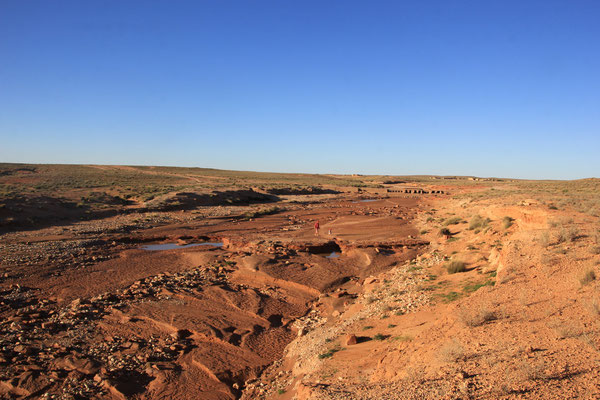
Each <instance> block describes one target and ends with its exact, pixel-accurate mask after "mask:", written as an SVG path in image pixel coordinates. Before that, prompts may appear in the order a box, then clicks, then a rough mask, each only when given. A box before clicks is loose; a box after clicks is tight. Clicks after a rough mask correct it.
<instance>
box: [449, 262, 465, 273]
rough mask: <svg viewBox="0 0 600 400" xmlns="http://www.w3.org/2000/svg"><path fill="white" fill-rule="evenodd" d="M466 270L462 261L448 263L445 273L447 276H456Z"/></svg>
mask: <svg viewBox="0 0 600 400" xmlns="http://www.w3.org/2000/svg"><path fill="white" fill-rule="evenodd" d="M466 270H467V264H465V263H464V262H462V261H450V262H449V263H448V264H446V271H448V273H449V274H456V273H458V272H465V271H466Z"/></svg>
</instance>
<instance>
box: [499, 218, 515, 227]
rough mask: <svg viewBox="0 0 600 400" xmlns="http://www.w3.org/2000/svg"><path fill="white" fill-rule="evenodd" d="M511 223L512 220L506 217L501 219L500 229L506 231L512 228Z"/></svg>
mask: <svg viewBox="0 0 600 400" xmlns="http://www.w3.org/2000/svg"><path fill="white" fill-rule="evenodd" d="M513 222H514V219H513V218H511V217H509V216H506V217H504V218H502V227H503V228H504V229H508V228H510V227H511V226H512V224H513Z"/></svg>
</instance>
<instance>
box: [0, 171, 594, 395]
mask: <svg viewBox="0 0 600 400" xmlns="http://www.w3.org/2000/svg"><path fill="white" fill-rule="evenodd" d="M599 193H600V181H599V180H597V179H588V180H579V181H569V182H566V181H515V180H507V179H479V178H475V177H431V176H412V177H392V176H360V175H357V176H335V175H307V174H268V173H256V172H238V171H220V170H211V169H199V168H169V167H132V166H67V165H63V166H61V165H21V164H0V315H1V319H0V398H6V399H13V398H14V399H26V398H47V399H96V398H102V399H239V398H242V399H423V398H431V399H438V398H439V399H469V398H473V399H497V398H507V399H513V398H514V399H516V398H528V399H539V398H544V399H564V398H574V399H575V398H599V397H600V386H599V384H598V381H599V378H600V376H599V373H598V367H599V362H600V353H599V349H600V348H599V346H600V324H599V317H600V296H599V295H598V281H597V279H596V276H597V273H598V266H599V264H600V218H599V215H600V199H599V198H598V194H599ZM317 220H318V221H319V222H320V231H319V234H318V235H315V231H314V228H313V226H314V223H315V221H317ZM160 244H163V245H170V248H168V249H165V250H148V247H147V246H154V245H160ZM167 247H169V246H167ZM150 249H152V247H150Z"/></svg>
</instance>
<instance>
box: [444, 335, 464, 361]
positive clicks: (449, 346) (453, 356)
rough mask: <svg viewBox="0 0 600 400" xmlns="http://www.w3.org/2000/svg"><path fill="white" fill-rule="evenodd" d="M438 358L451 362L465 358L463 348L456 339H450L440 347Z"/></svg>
mask: <svg viewBox="0 0 600 400" xmlns="http://www.w3.org/2000/svg"><path fill="white" fill-rule="evenodd" d="M439 355H440V359H441V360H442V361H444V362H447V363H451V362H456V361H458V360H460V359H464V358H465V349H464V348H463V346H462V345H461V344H460V342H459V341H458V340H457V339H452V340H451V341H449V342H447V343H446V344H444V345H443V346H442V347H441V348H440V352H439Z"/></svg>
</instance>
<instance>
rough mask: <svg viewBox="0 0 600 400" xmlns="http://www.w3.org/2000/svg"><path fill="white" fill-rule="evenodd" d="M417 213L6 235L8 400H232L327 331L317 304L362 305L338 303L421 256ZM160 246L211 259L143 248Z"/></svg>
mask: <svg viewBox="0 0 600 400" xmlns="http://www.w3.org/2000/svg"><path fill="white" fill-rule="evenodd" d="M307 200H310V202H308V201H307ZM416 202H417V200H416V199H410V198H407V199H405V198H402V197H398V198H396V199H388V200H378V201H376V202H365V203H361V202H358V201H357V199H356V198H355V199H354V200H353V199H347V198H346V197H345V196H340V195H332V194H326V195H310V196H309V195H307V196H300V197H298V196H295V197H294V198H293V201H290V202H286V203H284V204H283V205H282V206H281V208H279V209H278V210H277V212H275V213H271V212H270V213H268V214H263V213H261V212H260V209H258V211H259V212H252V213H248V207H239V206H231V207H223V206H216V207H208V208H202V209H200V210H196V211H190V212H184V213H181V212H152V213H146V214H142V215H138V214H130V215H118V216H114V217H109V218H105V219H101V220H91V221H81V222H78V223H75V224H71V225H66V226H51V227H47V228H43V229H40V230H28V231H18V232H12V233H6V234H4V235H3V236H2V242H1V244H0V254H1V257H2V262H1V274H2V275H1V276H2V278H1V279H2V281H1V288H2V289H1V290H2V301H1V303H0V307H1V308H0V312H1V314H2V323H1V324H0V344H1V347H0V351H1V353H0V356H1V358H0V393H1V394H2V397H5V398H32V397H36V398H37V397H40V398H54V399H72V398H206V399H227V398H238V397H240V396H241V395H242V393H243V391H244V390H245V389H246V387H247V386H249V387H252V382H253V381H254V380H256V379H257V378H258V377H259V376H260V373H261V371H262V370H263V369H264V368H265V367H267V366H269V365H271V364H272V363H273V362H275V361H276V360H278V359H279V358H280V357H281V356H282V354H283V352H284V349H285V347H286V346H287V344H288V343H290V342H291V341H292V340H293V339H294V338H295V337H296V336H297V335H298V333H299V332H300V333H302V332H308V330H309V329H311V326H312V325H314V324H316V322H314V321H319V320H320V319H321V318H323V317H322V316H320V315H321V313H322V310H320V307H319V305H318V304H319V301H320V300H319V299H320V298H322V297H323V296H327V297H328V296H329V295H328V294H327V293H330V292H332V291H334V292H333V295H332V296H334V297H335V296H339V298H345V297H346V296H349V298H353V299H356V300H357V301H359V302H360V301H362V300H360V297H359V296H358V295H349V294H341V293H348V292H347V291H348V290H350V291H354V292H358V291H359V288H360V286H361V282H362V280H363V279H364V278H365V277H366V276H367V275H369V274H371V273H373V272H380V271H385V270H389V269H390V268H393V266H394V265H396V264H397V263H398V262H404V260H408V259H411V258H412V257H414V255H416V254H418V253H419V252H420V251H422V249H423V248H424V247H425V246H426V245H427V241H426V240H423V239H419V238H417V236H418V235H417V233H416V231H415V230H414V228H412V227H411V225H410V221H411V220H412V219H413V218H414V216H415V215H416V214H417V209H416V207H415V206H416V204H417V203H416ZM316 219H319V220H320V222H321V226H322V230H321V233H320V236H318V237H315V236H314V231H313V228H312V225H313V223H314V221H315V220H316ZM330 231H331V232H332V233H331V234H329V232H330ZM157 242H158V243H160V242H162V243H169V242H172V243H178V244H187V243H197V242H213V243H216V244H217V246H212V245H206V246H195V247H185V248H179V249H174V250H165V251H145V250H143V249H141V247H142V246H144V245H146V244H149V243H157ZM221 243H222V245H221ZM332 251H337V253H338V254H341V256H340V257H339V258H326V257H325V256H327V255H329V254H330V253H331V252H332ZM341 287H344V288H345V289H343V291H340V290H338V289H339V288H341ZM336 290H337V291H336ZM407 298H408V297H407ZM315 302H316V303H315ZM411 304H412V303H411ZM415 304H416V300H415ZM313 306H314V308H313ZM406 307H409V308H410V307H412V305H410V304H407V305H406ZM308 336H309V335H307V337H308Z"/></svg>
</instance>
